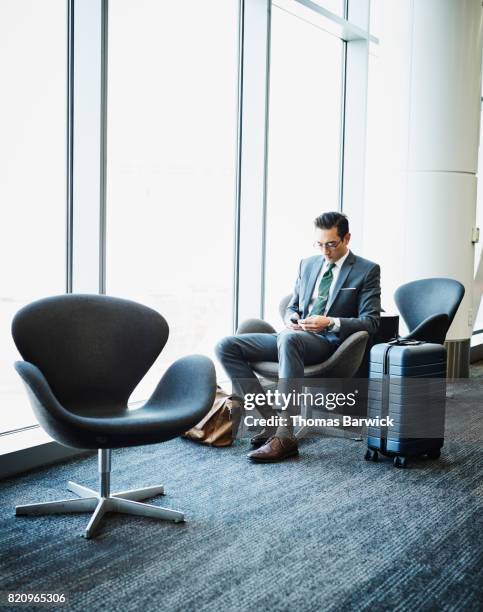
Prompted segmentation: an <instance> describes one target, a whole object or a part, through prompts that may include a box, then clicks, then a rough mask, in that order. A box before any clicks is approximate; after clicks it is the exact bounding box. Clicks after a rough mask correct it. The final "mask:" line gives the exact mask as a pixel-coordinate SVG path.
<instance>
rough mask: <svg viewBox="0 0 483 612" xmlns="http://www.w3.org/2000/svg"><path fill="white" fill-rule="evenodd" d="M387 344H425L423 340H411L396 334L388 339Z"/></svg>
mask: <svg viewBox="0 0 483 612" xmlns="http://www.w3.org/2000/svg"><path fill="white" fill-rule="evenodd" d="M387 344H390V345H391V346H419V345H420V344H426V341H425V340H411V339H409V338H408V339H406V338H401V336H396V337H395V338H392V339H391V340H389V342H388V343H387Z"/></svg>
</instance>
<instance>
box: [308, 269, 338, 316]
mask: <svg viewBox="0 0 483 612" xmlns="http://www.w3.org/2000/svg"><path fill="white" fill-rule="evenodd" d="M334 266H335V264H334V263H331V264H329V267H328V268H327V270H326V271H325V272H324V275H323V276H322V278H321V280H320V285H319V295H318V296H317V299H316V300H315V302H314V305H313V306H312V310H311V311H310V312H309V317H311V316H313V315H323V314H324V311H325V307H326V306H327V300H328V299H329V291H330V286H331V284H332V280H333V278H334V275H333V274H332V268H333V267H334Z"/></svg>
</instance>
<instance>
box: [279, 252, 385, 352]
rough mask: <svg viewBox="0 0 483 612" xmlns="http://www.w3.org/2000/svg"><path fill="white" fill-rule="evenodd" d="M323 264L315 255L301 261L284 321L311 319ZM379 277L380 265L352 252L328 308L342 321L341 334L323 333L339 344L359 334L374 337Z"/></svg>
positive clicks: (322, 259)
mask: <svg viewBox="0 0 483 612" xmlns="http://www.w3.org/2000/svg"><path fill="white" fill-rule="evenodd" d="M323 263H324V257H323V256H322V255H314V257H309V258H307V259H303V260H302V261H301V262H300V267H299V275H298V277H297V280H296V282H295V288H294V291H293V294H292V299H291V300H290V302H289V304H288V306H287V310H286V312H285V317H284V320H285V322H287V321H288V320H289V319H290V317H291V316H292V315H293V314H294V313H298V314H299V315H300V316H301V317H302V318H305V317H307V316H308V314H309V312H308V310H309V303H310V299H311V297H312V293H313V292H314V288H315V283H316V281H317V277H318V275H319V273H320V270H321V269H322V265H323ZM380 277H381V272H380V268H379V266H378V265H377V264H375V263H373V262H372V261H369V260H368V259H364V258H362V257H358V256H357V255H354V253H352V252H351V251H350V252H349V254H348V255H347V257H346V259H345V261H344V263H343V264H342V268H341V270H340V272H339V276H338V277H337V281H336V284H335V287H334V290H333V292H332V295H331V297H330V300H329V303H328V309H327V316H328V317H338V318H339V319H340V330H339V332H338V333H333V332H325V331H324V332H320V333H321V334H323V335H325V336H326V337H327V339H328V340H330V341H331V342H334V343H336V344H339V343H340V342H341V341H342V340H344V339H345V338H347V336H350V335H351V334H353V333H354V332H356V331H367V332H368V333H369V334H370V335H373V334H375V333H376V331H377V329H378V327H379V320H380V314H381V284H380Z"/></svg>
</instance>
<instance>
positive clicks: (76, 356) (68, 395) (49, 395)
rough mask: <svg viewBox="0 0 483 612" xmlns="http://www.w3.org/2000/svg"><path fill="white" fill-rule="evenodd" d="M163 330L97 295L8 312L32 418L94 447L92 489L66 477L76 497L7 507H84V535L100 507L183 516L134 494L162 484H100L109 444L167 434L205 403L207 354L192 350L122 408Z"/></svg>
mask: <svg viewBox="0 0 483 612" xmlns="http://www.w3.org/2000/svg"><path fill="white" fill-rule="evenodd" d="M168 334H169V328H168V324H167V323H166V321H165V319H164V318H163V317H162V316H161V315H160V314H159V313H157V312H156V311H155V310H152V309H151V308H148V307H146V306H143V305H141V304H138V303H136V302H132V301H130V300H125V299H120V298H113V297H107V296H105V295H86V294H84V295H80V294H78V295H72V294H67V295H61V296H54V297H49V298H45V299H41V300H38V301H36V302H33V303H31V304H29V305H27V306H25V307H24V308H22V309H21V310H20V311H19V312H18V313H17V314H16V315H15V317H14V319H13V323H12V335H13V338H14V341H15V344H16V345H17V348H18V350H19V352H20V354H21V355H22V357H23V358H24V360H25V361H17V362H16V363H15V369H16V370H17V372H18V373H19V374H20V376H21V377H22V379H23V382H24V383H25V386H26V388H27V391H28V394H29V397H30V400H31V403H32V406H33V410H34V412H35V415H36V417H37V419H38V421H39V423H40V425H41V426H42V427H43V429H45V431H46V432H47V433H48V434H49V435H50V436H51V437H52V438H53V439H54V440H56V441H57V442H60V443H61V444H64V445H66V446H70V447H74V448H82V449H98V455H99V480H100V487H99V491H98V492H96V491H95V490H93V489H90V488H88V487H85V486H82V485H79V484H76V483H75V482H69V483H68V488H69V489H70V490H71V491H72V492H74V493H76V494H77V495H78V496H79V499H65V500H60V501H53V502H45V503H36V504H28V505H23V506H17V507H16V514H17V515H25V514H29V515H30V514H59V513H64V512H89V511H93V515H92V517H91V519H90V521H89V523H88V525H87V529H86V531H85V534H84V535H85V537H86V538H90V537H92V535H93V534H94V532H95V531H96V529H97V527H98V526H99V523H100V521H101V520H102V517H103V515H104V514H105V513H106V512H121V513H125V514H134V515H138V516H147V517H151V518H156V519H165V520H171V521H174V522H176V523H178V522H182V521H184V514H183V513H182V512H178V511H175V510H169V509H167V508H161V507H158V506H154V505H150V504H145V503H140V501H139V500H143V499H147V498H151V497H155V496H157V495H161V494H164V489H163V487H162V486H151V487H146V488H143V489H135V490H130V491H122V492H119V493H113V494H111V492H110V473H111V449H113V448H124V447H128V446H139V445H144V444H156V443H158V442H164V441H167V440H170V439H172V438H175V437H177V436H179V435H180V434H182V433H183V432H185V431H187V430H188V429H190V428H191V427H192V426H193V425H195V424H196V423H197V422H198V421H199V420H200V419H201V418H202V417H203V416H204V415H205V414H206V413H207V411H208V410H209V409H210V407H211V405H212V403H213V400H214V397H215V390H216V376H215V368H214V366H213V363H212V362H211V360H210V359H209V358H208V357H205V356H202V355H192V356H189V357H183V358H181V359H178V360H177V361H176V362H175V363H173V364H172V365H171V366H170V367H169V368H168V370H167V371H166V373H165V374H164V376H163V377H162V378H161V380H160V382H159V384H158V385H157V387H156V389H155V390H154V392H153V394H152V396H151V397H150V399H149V400H148V401H147V402H146V403H145V404H144V405H143V406H142V407H140V408H137V409H128V406H127V402H128V399H129V396H130V395H131V393H132V391H133V390H134V388H135V387H136V385H137V384H138V383H139V381H140V380H141V379H142V378H143V377H144V375H145V374H146V372H147V370H148V369H149V368H150V367H151V365H152V364H153V363H154V361H155V360H156V358H157V357H158V355H159V354H160V353H161V350H162V349H163V347H164V345H165V344H166V341H167V339H168Z"/></svg>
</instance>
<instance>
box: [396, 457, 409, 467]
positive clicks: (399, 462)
mask: <svg viewBox="0 0 483 612" xmlns="http://www.w3.org/2000/svg"><path fill="white" fill-rule="evenodd" d="M407 466H408V461H407V459H406V457H400V456H399V455H396V456H395V457H394V467H396V468H406V467H407Z"/></svg>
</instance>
